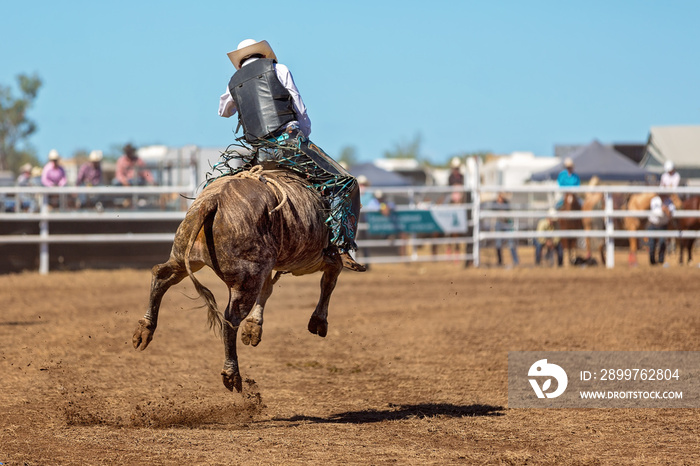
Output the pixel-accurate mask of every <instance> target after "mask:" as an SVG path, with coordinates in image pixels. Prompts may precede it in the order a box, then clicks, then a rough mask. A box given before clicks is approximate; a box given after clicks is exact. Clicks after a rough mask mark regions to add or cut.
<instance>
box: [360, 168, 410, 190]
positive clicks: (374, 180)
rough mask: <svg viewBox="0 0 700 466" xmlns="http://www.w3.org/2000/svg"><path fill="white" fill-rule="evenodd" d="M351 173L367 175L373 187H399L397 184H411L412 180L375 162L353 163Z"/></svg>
mask: <svg viewBox="0 0 700 466" xmlns="http://www.w3.org/2000/svg"><path fill="white" fill-rule="evenodd" d="M350 173H351V174H352V175H353V176H354V177H358V176H360V175H364V176H365V177H367V180H368V181H369V184H370V186H372V187H378V186H381V187H385V188H390V187H397V186H411V180H409V179H408V178H406V177H403V176H401V175H399V174H398V173H394V172H390V171H389V170H384V169H383V168H379V167H378V166H376V165H375V164H373V163H361V164H358V165H353V166H352V167H350Z"/></svg>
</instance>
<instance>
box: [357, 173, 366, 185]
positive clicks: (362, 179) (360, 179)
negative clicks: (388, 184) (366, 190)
mask: <svg viewBox="0 0 700 466" xmlns="http://www.w3.org/2000/svg"><path fill="white" fill-rule="evenodd" d="M357 184H369V180H368V179H367V177H366V176H365V175H360V176H358V177H357Z"/></svg>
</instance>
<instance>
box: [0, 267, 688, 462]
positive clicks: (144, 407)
mask: <svg viewBox="0 0 700 466" xmlns="http://www.w3.org/2000/svg"><path fill="white" fill-rule="evenodd" d="M619 260H622V259H619ZM640 261H641V259H640ZM620 264H621V262H620ZM200 276H201V277H202V280H203V282H205V283H206V284H208V285H210V286H211V288H212V289H213V290H214V291H215V293H216V294H217V296H218V297H219V301H220V302H223V301H225V299H226V298H225V296H226V295H225V290H224V288H223V286H221V285H220V284H219V283H218V281H217V280H216V279H215V277H214V276H213V275H212V274H211V273H206V272H204V271H203V272H202V273H200ZM319 278H320V276H319V275H313V276H306V277H286V276H285V277H283V278H282V280H280V282H279V283H278V284H277V286H276V289H275V293H274V294H273V296H272V298H271V299H270V301H269V303H268V307H267V310H266V315H265V324H264V329H265V330H264V335H263V341H262V343H261V344H260V345H259V346H258V347H257V348H251V347H247V346H243V345H241V344H239V360H240V363H241V371H242V374H243V377H244V378H247V379H248V380H247V381H246V383H245V384H244V385H245V387H244V394H243V395H240V394H236V393H230V392H228V391H227V390H226V389H225V388H224V386H223V384H222V382H221V377H220V375H219V373H220V370H221V367H222V364H223V345H222V343H221V341H220V340H219V339H218V338H217V337H216V336H215V335H214V334H213V333H212V332H210V331H209V330H208V329H207V327H206V315H205V311H204V310H203V309H198V308H197V306H198V305H199V304H200V303H199V301H193V300H192V299H191V297H192V296H193V295H194V292H193V287H192V285H191V283H189V281H187V280H186V281H184V282H183V283H181V284H180V285H178V286H176V287H175V288H173V289H171V290H170V292H169V293H168V294H166V296H165V299H164V302H163V305H162V310H161V315H160V322H159V327H158V330H157V332H156V334H155V338H154V340H153V342H152V343H151V345H150V346H149V348H148V349H147V350H146V351H144V352H136V351H135V350H134V349H133V347H132V343H131V336H132V333H133V331H134V329H135V327H136V322H137V320H138V319H139V318H140V317H141V316H142V315H143V313H144V311H145V306H146V302H147V296H148V292H149V284H150V273H149V272H148V271H145V270H120V271H81V272H57V273H51V274H50V275H48V276H39V275H37V274H34V273H24V274H18V275H4V276H0V302H2V308H1V310H0V374H1V379H0V380H1V382H0V383H1V385H2V390H0V419H1V420H2V422H1V423H0V463H2V464H5V465H22V464H27V465H44V464H76V465H78V464H80V465H83V464H137V463H138V464H173V465H174V464H178V465H181V464H222V465H224V464H243V463H252V464H387V463H396V464H472V463H478V464H640V465H641V464H644V465H648V464H698V463H700V448H699V443H698V442H699V440H698V439H700V423H699V422H698V421H699V420H700V415H699V413H700V412H699V411H698V410H693V409H560V410H540V409H509V408H508V393H507V353H508V351H515V350H571V351H579V350H688V351H697V350H700V314H699V313H698V302H699V301H700V291H699V285H698V284H699V283H700V269H698V268H697V267H683V268H681V267H678V266H673V267H670V268H667V269H664V268H656V269H652V268H650V267H648V266H640V267H637V268H634V269H630V268H628V267H626V266H622V265H620V266H619V267H617V268H615V269H614V270H606V269H604V268H602V267H589V268H585V269H578V268H566V269H564V270H557V269H549V268H543V269H534V268H532V267H528V266H524V267H521V268H517V269H513V270H505V269H496V268H488V267H483V268H480V269H465V268H464V267H462V266H461V265H459V264H411V265H383V266H374V267H373V268H372V270H370V271H369V272H367V273H365V274H356V273H355V274H353V273H352V272H344V273H343V274H342V275H341V277H340V280H339V283H338V286H337V288H336V291H335V294H334V296H333V299H332V300H331V309H330V315H329V324H330V327H329V332H328V336H327V337H326V338H325V339H323V338H319V337H317V336H315V335H311V334H310V333H308V331H307V330H306V324H307V321H308V318H309V316H310V315H311V312H312V311H313V308H314V306H315V302H316V299H317V297H318V292H319Z"/></svg>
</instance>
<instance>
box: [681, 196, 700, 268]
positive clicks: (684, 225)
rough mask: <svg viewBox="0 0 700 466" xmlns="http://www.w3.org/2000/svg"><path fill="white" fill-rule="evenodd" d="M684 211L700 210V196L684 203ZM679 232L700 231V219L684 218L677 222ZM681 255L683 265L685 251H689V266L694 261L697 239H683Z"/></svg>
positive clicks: (692, 197) (690, 198)
mask: <svg viewBox="0 0 700 466" xmlns="http://www.w3.org/2000/svg"><path fill="white" fill-rule="evenodd" d="M682 209H683V210H700V196H691V197H689V198H688V199H686V200H685V201H683V206H682ZM677 222H678V229H679V230H684V231H687V230H696V231H697V230H700V217H683V218H679V219H678V220H677ZM678 242H679V245H680V254H679V255H678V263H679V264H682V263H683V250H684V249H686V250H687V251H688V262H687V263H688V264H690V263H691V262H692V260H693V244H694V243H695V238H681V239H680V240H679V241H678Z"/></svg>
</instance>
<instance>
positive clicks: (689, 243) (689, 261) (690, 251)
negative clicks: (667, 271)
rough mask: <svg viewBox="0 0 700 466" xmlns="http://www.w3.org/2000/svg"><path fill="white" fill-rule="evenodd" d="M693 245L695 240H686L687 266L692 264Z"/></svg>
mask: <svg viewBox="0 0 700 466" xmlns="http://www.w3.org/2000/svg"><path fill="white" fill-rule="evenodd" d="M693 244H695V238H689V239H688V265H690V263H691V262H693Z"/></svg>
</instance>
